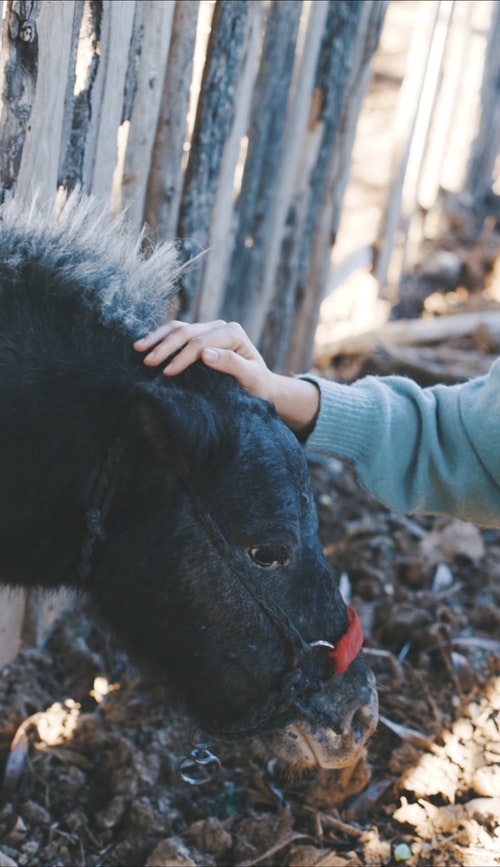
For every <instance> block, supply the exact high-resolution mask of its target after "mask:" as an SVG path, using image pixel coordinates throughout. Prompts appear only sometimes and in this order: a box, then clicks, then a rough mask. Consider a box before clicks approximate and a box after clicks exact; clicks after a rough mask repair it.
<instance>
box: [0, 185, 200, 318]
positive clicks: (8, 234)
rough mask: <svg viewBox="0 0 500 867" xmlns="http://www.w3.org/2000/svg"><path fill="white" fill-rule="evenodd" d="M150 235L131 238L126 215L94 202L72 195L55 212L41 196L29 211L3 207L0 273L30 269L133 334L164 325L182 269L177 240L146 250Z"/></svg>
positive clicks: (10, 204)
mask: <svg viewBox="0 0 500 867" xmlns="http://www.w3.org/2000/svg"><path fill="white" fill-rule="evenodd" d="M145 237H146V233H145V231H144V230H143V232H142V233H141V234H140V236H139V237H138V238H137V237H136V238H135V239H134V238H132V237H131V233H130V230H129V228H128V226H127V221H126V215H125V216H124V215H123V214H122V215H119V216H112V215H111V214H110V212H109V207H107V206H105V205H103V203H102V202H99V201H97V200H96V199H95V198H92V197H88V196H83V195H82V194H81V193H79V192H75V193H72V194H71V195H70V196H69V198H68V200H67V201H66V203H65V204H64V207H63V208H62V209H61V210H60V211H59V212H57V213H56V212H55V211H54V209H53V208H48V207H43V206H42V205H41V204H40V202H38V201H37V200H36V199H35V200H34V201H33V203H32V204H31V205H30V206H29V207H27V208H26V207H22V206H20V205H19V204H18V203H17V202H16V200H15V199H11V200H9V201H6V202H5V203H4V204H3V205H2V206H1V207H0V273H3V274H6V273H9V274H10V275H15V274H21V273H22V272H23V270H24V269H25V268H26V266H27V264H28V266H29V264H30V263H36V267H37V268H39V269H40V270H41V271H43V272H44V273H45V275H49V278H50V274H51V273H53V274H54V275H56V274H57V282H58V284H59V285H61V284H62V285H64V287H65V291H70V292H71V290H72V287H74V291H75V292H78V294H79V296H80V298H81V300H82V301H84V302H86V303H87V304H88V305H89V306H91V307H92V308H93V309H96V308H98V309H99V310H100V315H101V319H102V320H103V321H104V322H107V323H110V322H113V323H116V324H117V325H121V326H122V327H123V328H125V329H126V330H127V331H129V332H130V333H132V334H134V335H136V334H139V333H141V334H142V333H145V332H146V331H147V330H150V329H152V328H155V327H157V326H158V325H160V324H161V323H162V322H164V321H165V318H166V315H167V311H168V309H169V307H170V306H171V304H172V299H173V297H174V295H175V294H176V292H177V290H178V288H179V287H178V281H179V278H180V275H181V271H182V270H183V267H184V268H185V266H182V265H180V263H179V259H178V254H177V249H176V245H175V243H173V242H168V243H164V244H158V245H157V246H153V245H152V244H148V247H147V251H146V252H144V249H143V242H144V240H145Z"/></svg>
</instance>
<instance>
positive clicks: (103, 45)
mask: <svg viewBox="0 0 500 867" xmlns="http://www.w3.org/2000/svg"><path fill="white" fill-rule="evenodd" d="M135 6H136V3H135V0H103V3H102V7H103V16H102V22H101V37H100V44H99V51H100V63H99V67H98V71H97V77H99V76H100V75H101V76H102V79H103V80H102V87H101V88H100V98H99V102H98V103H96V102H95V101H94V100H93V101H92V102H93V110H94V111H98V114H99V120H98V129H97V135H96V142H95V154H94V160H93V165H92V171H91V181H90V184H89V188H90V191H91V192H92V193H96V194H98V195H99V197H100V198H107V197H109V196H110V195H111V188H112V183H113V174H114V171H115V167H116V161H117V137H118V129H119V127H120V124H121V121H122V109H123V99H124V93H125V80H126V73H127V66H128V57H129V46H130V42H131V39H132V31H133V26H134V15H135ZM89 168H90V166H89Z"/></svg>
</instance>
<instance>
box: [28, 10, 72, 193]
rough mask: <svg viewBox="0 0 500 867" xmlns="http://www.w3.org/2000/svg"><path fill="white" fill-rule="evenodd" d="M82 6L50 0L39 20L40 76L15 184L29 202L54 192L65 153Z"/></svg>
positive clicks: (38, 73) (37, 80) (37, 25)
mask: <svg viewBox="0 0 500 867" xmlns="http://www.w3.org/2000/svg"><path fill="white" fill-rule="evenodd" d="M78 11H79V10H78V7H75V4H74V3H71V2H68V0H62V2H57V0H45V2H44V3H42V5H41V8H40V14H39V16H38V18H37V21H36V29H37V38H36V45H37V49H38V56H37V79H36V89H35V96H34V100H33V107H32V111H31V115H30V120H29V124H28V127H27V130H26V136H25V141H24V147H23V152H22V157H21V164H20V168H19V174H18V178H17V184H16V198H18V199H19V198H20V199H23V200H25V201H27V202H29V201H30V200H31V199H32V197H33V193H34V190H37V192H38V194H39V195H40V197H41V199H43V200H47V201H50V199H52V198H55V194H56V191H57V182H58V174H59V162H60V155H61V148H62V146H63V142H62V129H63V118H64V102H65V97H66V82H67V80H68V76H69V72H70V62H71V39H69V38H68V34H71V32H72V29H73V20H74V16H75V13H76V14H78Z"/></svg>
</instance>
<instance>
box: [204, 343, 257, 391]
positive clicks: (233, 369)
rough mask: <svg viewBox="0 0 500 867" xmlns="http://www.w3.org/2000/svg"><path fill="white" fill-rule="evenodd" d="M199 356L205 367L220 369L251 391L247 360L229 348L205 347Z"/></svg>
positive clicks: (250, 377)
mask: <svg viewBox="0 0 500 867" xmlns="http://www.w3.org/2000/svg"><path fill="white" fill-rule="evenodd" d="M201 358H202V360H203V362H204V363H205V364H206V365H207V367H212V368H215V369H217V370H220V371H221V373H228V374H229V375H230V376H233V377H234V378H235V379H236V380H237V382H239V384H240V385H241V386H242V387H243V388H245V389H246V390H247V391H251V392H252V391H253V385H254V384H253V381H252V379H253V377H252V372H251V370H250V369H249V367H251V365H250V364H249V361H248V360H247V359H245V358H242V356H241V355H238V353H237V352H233V351H232V350H231V349H215V348H212V347H207V348H206V349H204V350H203V351H202V353H201Z"/></svg>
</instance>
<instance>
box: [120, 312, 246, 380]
mask: <svg viewBox="0 0 500 867" xmlns="http://www.w3.org/2000/svg"><path fill="white" fill-rule="evenodd" d="M134 347H135V349H137V350H138V351H141V352H144V351H148V350H149V349H150V350H151V351H150V352H148V354H147V355H146V357H145V358H144V363H145V364H148V365H151V366H156V365H159V364H162V363H163V362H164V361H167V359H169V358H171V356H174V357H173V358H171V360H170V362H169V363H168V364H167V366H166V367H165V370H164V373H165V374H166V375H168V376H174V375H176V374H178V373H180V372H181V371H182V370H185V368H186V367H188V366H189V365H190V364H192V363H193V362H194V361H197V360H198V359H199V358H202V357H203V360H204V361H205V362H206V363H207V364H208V365H209V366H216V365H217V366H218V368H219V369H220V370H224V371H225V370H226V367H227V366H228V365H229V364H231V360H230V359H229V358H228V356H227V355H224V361H223V363H222V365H221V364H220V361H221V359H222V350H230V351H231V352H232V353H237V354H238V355H239V356H241V357H242V358H245V359H247V360H252V361H262V359H261V356H260V355H259V353H258V352H257V350H256V349H255V347H254V346H253V344H252V342H251V341H250V339H249V338H248V336H247V335H246V333H245V331H244V330H243V328H242V327H241V325H239V324H238V323H237V322H229V323H227V322H224V320H222V319H217V320H215V321H213V322H205V323H187V322H177V321H173V322H169V323H167V324H166V325H162V326H161V327H160V328H157V329H156V330H155V331H153V332H151V334H148V335H147V336H146V337H145V338H143V339H142V340H138V341H136V342H135V343H134ZM210 348H211V349H215V350H221V352H220V354H219V357H217V356H212V358H211V357H210V353H209V354H208V355H206V356H205V357H204V356H203V354H204V353H205V352H206V350H208V349H210ZM218 362H219V363H218ZM227 372H229V371H227ZM233 375H234V373H233Z"/></svg>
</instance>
